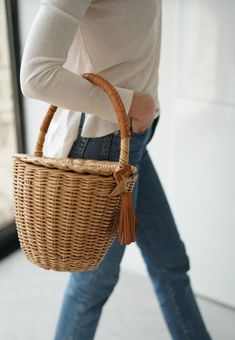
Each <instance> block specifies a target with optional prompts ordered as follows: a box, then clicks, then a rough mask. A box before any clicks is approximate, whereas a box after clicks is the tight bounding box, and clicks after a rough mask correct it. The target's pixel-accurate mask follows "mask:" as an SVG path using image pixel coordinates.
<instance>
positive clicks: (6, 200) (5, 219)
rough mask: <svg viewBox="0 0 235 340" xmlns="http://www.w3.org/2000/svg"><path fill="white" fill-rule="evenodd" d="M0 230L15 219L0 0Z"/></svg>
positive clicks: (5, 47) (11, 111) (1, 4)
mask: <svg viewBox="0 0 235 340" xmlns="http://www.w3.org/2000/svg"><path fill="white" fill-rule="evenodd" d="M0 37H1V39H0V229H2V228H4V227H6V226H7V225H8V224H9V223H10V222H12V221H13V220H14V211H13V191H12V154H14V153H15V152H16V130H15V120H14V105H13V93H12V84H11V69H10V57H9V46H8V34H7V22H6V9H5V1H3V0H0Z"/></svg>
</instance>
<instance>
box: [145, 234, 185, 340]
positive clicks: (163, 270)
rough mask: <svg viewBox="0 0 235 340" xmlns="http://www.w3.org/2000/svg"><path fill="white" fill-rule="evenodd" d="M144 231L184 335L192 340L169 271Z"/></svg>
mask: <svg viewBox="0 0 235 340" xmlns="http://www.w3.org/2000/svg"><path fill="white" fill-rule="evenodd" d="M142 231H143V233H144V235H145V238H146V240H147V242H148V243H149V246H150V248H151V249H152V252H153V258H154V260H155V261H156V264H157V266H158V268H160V269H159V273H160V274H162V277H163V276H164V278H165V282H166V283H167V287H168V289H169V292H170V294H171V299H172V301H173V303H174V306H175V310H176V311H177V313H178V316H179V320H180V325H181V328H182V330H183V333H184V335H185V336H186V337H187V339H188V340H190V337H188V335H189V334H190V332H189V330H188V329H187V327H186V325H185V323H184V321H183V317H182V314H181V312H180V309H179V305H178V303H177V301H176V299H175V294H174V292H173V289H172V287H171V285H170V281H169V280H168V277H167V271H166V269H164V266H162V265H161V261H159V258H157V257H156V255H155V251H153V249H155V247H154V246H153V244H152V242H151V241H150V240H149V238H148V237H147V234H146V233H145V230H144V228H142Z"/></svg>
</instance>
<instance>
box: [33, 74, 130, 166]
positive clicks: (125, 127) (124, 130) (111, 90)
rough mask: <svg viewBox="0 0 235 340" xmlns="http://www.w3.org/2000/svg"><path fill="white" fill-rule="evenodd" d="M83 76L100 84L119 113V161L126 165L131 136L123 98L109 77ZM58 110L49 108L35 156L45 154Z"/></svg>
mask: <svg viewBox="0 0 235 340" xmlns="http://www.w3.org/2000/svg"><path fill="white" fill-rule="evenodd" d="M82 77H83V78H85V79H87V80H89V81H90V82H91V83H93V84H94V85H97V86H99V87H100V88H101V89H102V90H103V91H104V92H105V93H106V94H107V95H108V96H109V98H110V100H111V102H112V105H113V108H114V110H115V112H116V114H117V118H118V123H119V127H120V136H121V147H120V155H119V163H120V165H121V166H124V165H126V164H128V163H129V142H130V137H131V132H130V127H129V123H128V118H127V114H126V111H125V107H124V104H123V102H122V100H121V97H120V95H119V93H118V92H117V90H116V88H115V87H114V86H113V85H112V84H111V83H110V82H109V81H107V79H104V78H103V77H102V76H100V75H99V74H96V73H83V74H82ZM56 110H57V106H55V105H52V104H51V105H50V106H49V109H48V111H47V113H46V116H45V117H44V119H43V122H42V124H41V127H40V131H39V135H38V138H37V142H36V145H35V149H34V156H36V157H42V156H43V145H44V141H45V136H46V133H47V131H48V128H49V125H50V123H51V120H52V118H53V116H54V113H55V112H56Z"/></svg>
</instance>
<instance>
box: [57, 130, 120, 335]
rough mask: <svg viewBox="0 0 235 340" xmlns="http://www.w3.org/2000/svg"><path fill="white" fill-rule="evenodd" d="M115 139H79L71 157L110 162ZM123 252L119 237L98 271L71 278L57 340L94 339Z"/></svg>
mask: <svg viewBox="0 0 235 340" xmlns="http://www.w3.org/2000/svg"><path fill="white" fill-rule="evenodd" d="M112 138H113V135H112V134H110V135H107V136H104V137H99V138H92V139H91V138H83V137H80V136H78V139H77V141H76V142H75V143H74V145H73V147H72V149H71V151H70V154H69V157H72V158H84V159H99V160H105V159H108V158H109V153H110V148H111V143H112ZM117 156H118V155H117ZM124 250H125V246H123V245H121V244H120V243H119V242H118V239H117V238H116V239H115V240H114V242H113V244H112V246H111V248H110V249H109V251H108V252H107V254H106V256H105V258H104V259H103V261H102V263H101V264H100V265H99V267H98V268H96V269H94V270H91V271H88V272H74V273H72V274H71V275H70V279H69V281H68V284H67V287H66V290H65V293H64V298H63V302H62V308H61V312H60V316H59V320H58V322H57V329H56V334H55V340H75V339H76V340H92V339H93V338H94V334H95V331H96V328H97V324H98V321H99V318H100V315H101V311H102V307H103V305H104V303H105V302H106V301H107V299H108V297H109V296H110V294H111V292H112V290H113V288H114V286H115V285H116V283H117V281H118V277H119V270H120V262H121V259H122V256H123V254H124Z"/></svg>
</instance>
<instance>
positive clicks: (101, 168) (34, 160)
mask: <svg viewBox="0 0 235 340" xmlns="http://www.w3.org/2000/svg"><path fill="white" fill-rule="evenodd" d="M12 158H13V159H14V161H22V162H25V163H28V164H34V165H38V166H43V167H46V168H51V169H53V168H54V169H59V170H64V171H73V172H76V173H90V174H98V175H104V176H110V175H113V173H114V172H115V171H116V170H117V168H118V166H120V163H119V161H109V160H102V161H100V160H96V159H83V158H69V157H63V158H62V157H46V156H34V155H31V154H23V153H16V154H14V155H13V156H12ZM130 166H131V168H132V170H133V172H134V173H136V172H137V167H136V166H134V165H132V164H130Z"/></svg>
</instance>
